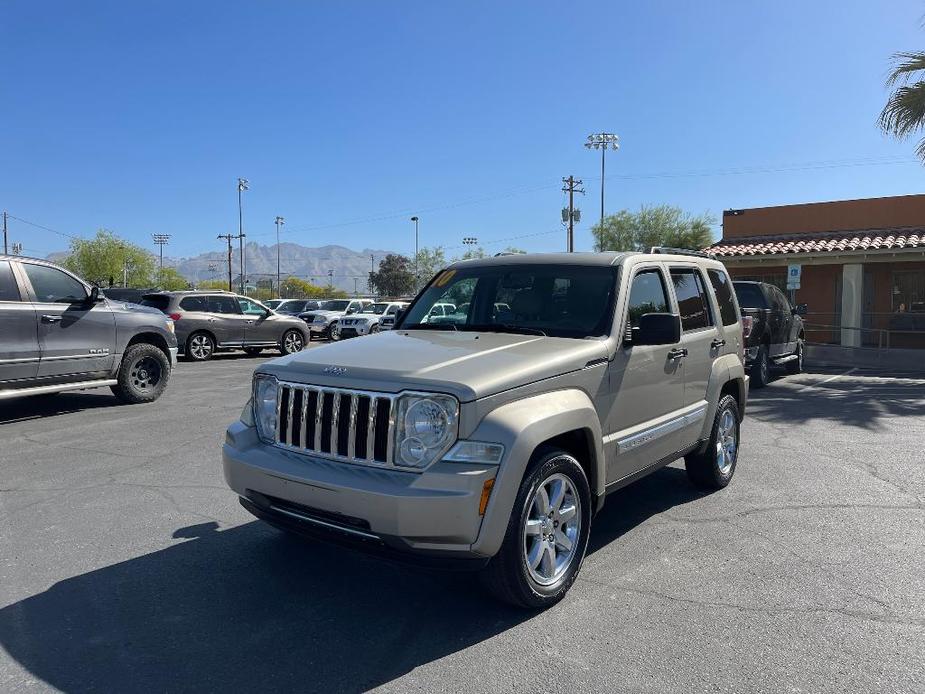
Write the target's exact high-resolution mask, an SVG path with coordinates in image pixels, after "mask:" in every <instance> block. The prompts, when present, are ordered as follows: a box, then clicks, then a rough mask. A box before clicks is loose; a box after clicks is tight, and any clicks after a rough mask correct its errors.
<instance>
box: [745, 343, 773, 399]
mask: <svg viewBox="0 0 925 694" xmlns="http://www.w3.org/2000/svg"><path fill="white" fill-rule="evenodd" d="M749 376H751V383H750V385H751V387H752V388H764V387H765V386H766V385H768V382H769V381H770V380H771V357H770V355H769V354H768V346H767V345H766V344H764V343H762V345H761V346H760V347H759V348H758V356H757V357H755V363H754V364H752V368H751V371H750V372H749Z"/></svg>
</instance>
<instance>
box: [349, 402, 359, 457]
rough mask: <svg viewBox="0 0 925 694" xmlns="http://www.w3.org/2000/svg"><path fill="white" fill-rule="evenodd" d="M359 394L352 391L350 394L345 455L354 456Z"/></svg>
mask: <svg viewBox="0 0 925 694" xmlns="http://www.w3.org/2000/svg"><path fill="white" fill-rule="evenodd" d="M359 400H360V396H359V395H357V394H356V393H354V394H353V395H351V396H350V428H349V429H348V430H347V457H348V458H356V445H357V406H358V405H359Z"/></svg>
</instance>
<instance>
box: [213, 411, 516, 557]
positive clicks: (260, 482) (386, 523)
mask: <svg viewBox="0 0 925 694" xmlns="http://www.w3.org/2000/svg"><path fill="white" fill-rule="evenodd" d="M222 460H223V468H224V474H225V481H226V482H227V483H228V486H229V487H231V488H232V489H233V490H234V491H235V492H237V494H238V496H239V497H241V498H242V499H243V501H242V502H241V503H242V504H243V505H244V507H245V508H247V509H248V510H249V511H251V512H252V513H254V515H256V516H257V517H259V518H263V519H264V520H267V521H268V522H271V523H274V524H276V525H281V526H285V527H287V529H292V530H295V531H296V532H300V533H301V534H305V535H310V536H312V537H319V536H321V539H329V540H333V541H336V542H339V543H343V542H348V543H351V544H354V545H357V546H358V548H360V549H364V550H368V551H371V552H373V553H376V554H389V555H394V556H395V558H399V559H400V558H402V557H405V558H407V559H409V560H412V561H415V563H420V561H416V560H419V559H420V558H421V557H429V558H432V559H433V560H434V561H437V562H444V561H447V562H449V563H453V561H452V560H460V562H458V563H462V564H470V565H471V564H475V565H479V563H480V562H482V563H484V561H485V560H487V559H488V557H486V556H484V555H481V554H478V553H477V552H474V551H472V545H473V543H475V541H476V539H477V538H478V535H479V531H480V529H481V525H482V517H481V516H480V515H479V502H480V499H481V494H482V487H483V485H484V483H485V481H486V480H488V479H493V478H494V477H495V475H496V473H497V470H498V468H497V467H496V466H493V465H467V464H460V463H443V462H437V463H435V464H434V465H432V466H431V467H430V468H428V469H427V470H426V471H424V472H421V473H415V472H404V471H399V470H391V469H382V468H377V467H367V466H364V465H357V464H351V463H345V462H339V461H336V460H327V459H324V458H319V457H315V456H312V455H306V454H302V453H296V452H293V451H287V450H283V449H280V448H276V447H274V446H270V445H267V444H264V443H263V442H261V441H260V440H259V439H258V438H257V434H256V430H255V429H253V428H251V427H248V426H246V425H245V424H243V423H241V422H236V423H235V424H232V425H231V426H230V427H229V428H228V431H227V432H226V435H225V444H224V446H223V448H222ZM467 560H474V561H467Z"/></svg>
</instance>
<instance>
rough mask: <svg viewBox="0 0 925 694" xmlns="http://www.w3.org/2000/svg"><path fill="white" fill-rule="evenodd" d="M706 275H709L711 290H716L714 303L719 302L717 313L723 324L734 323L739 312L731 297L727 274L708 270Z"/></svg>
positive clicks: (737, 318) (737, 319)
mask: <svg viewBox="0 0 925 694" xmlns="http://www.w3.org/2000/svg"><path fill="white" fill-rule="evenodd" d="M707 275H709V277H710V284H712V285H713V291H714V292H716V303H718V304H719V315H720V318H722V319H723V325H734V324H735V323H737V322H738V321H739V314H738V313H737V312H736V305H735V301H734V300H733V298H732V288H731V287H730V286H729V285H730V284H731V282H730V281H729V275H727V274H726V273H725V272H721V271H720V270H708V271H707Z"/></svg>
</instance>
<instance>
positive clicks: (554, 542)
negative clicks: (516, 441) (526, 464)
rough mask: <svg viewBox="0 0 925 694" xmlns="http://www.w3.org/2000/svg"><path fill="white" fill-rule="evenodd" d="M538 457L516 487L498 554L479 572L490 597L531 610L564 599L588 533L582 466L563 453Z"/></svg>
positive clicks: (553, 451)
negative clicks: (516, 490)
mask: <svg viewBox="0 0 925 694" xmlns="http://www.w3.org/2000/svg"><path fill="white" fill-rule="evenodd" d="M537 455H538V456H539V457H537V458H536V459H535V462H534V463H533V464H532V465H531V467H530V468H529V471H528V473H527V475H526V477H525V478H524V481H523V482H522V483H521V485H520V491H519V492H518V494H517V500H516V501H515V502H514V507H513V510H512V511H511V518H510V521H508V526H507V532H506V534H505V536H504V543H503V544H502V545H501V550H500V551H499V552H498V554H496V555H495V556H494V557H492V559H491V561H490V562H489V563H488V566H486V567H485V569H484V570H483V571H482V573H481V579H482V582H483V583H484V585H485V586H486V587H487V588H488V590H489V591H491V592H492V593H493V594H494V595H495V597H497V598H499V599H500V600H503V601H505V602H509V603H512V604H514V605H519V606H521V607H528V608H534V609H535V608H545V607H549V606H550V605H553V604H555V603H557V602H558V601H559V600H561V599H562V598H563V597H564V596H565V593H566V592H567V591H568V589H569V588H570V587H571V586H572V584H573V583H574V582H575V579H576V578H577V577H578V572H579V570H580V569H581V563H582V561H584V558H585V550H586V549H587V547H588V537H589V535H590V532H591V490H590V489H589V487H588V480H587V478H586V477H585V473H584V470H582V468H581V465H579V463H578V461H577V460H575V458H574V457H573V456H572V455H571V454H570V453H567V452H565V451H562V450H556V449H544V450H542V451H540V452H538V454H537Z"/></svg>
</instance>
